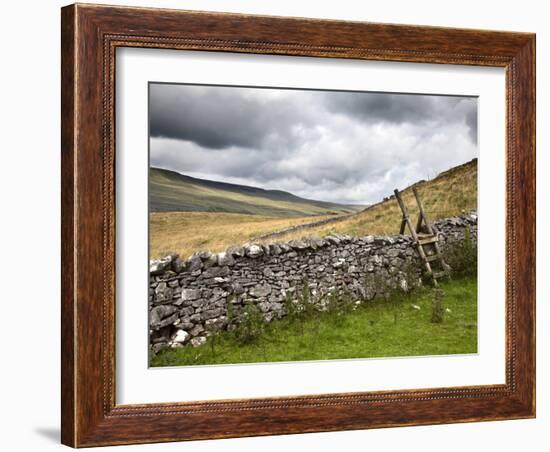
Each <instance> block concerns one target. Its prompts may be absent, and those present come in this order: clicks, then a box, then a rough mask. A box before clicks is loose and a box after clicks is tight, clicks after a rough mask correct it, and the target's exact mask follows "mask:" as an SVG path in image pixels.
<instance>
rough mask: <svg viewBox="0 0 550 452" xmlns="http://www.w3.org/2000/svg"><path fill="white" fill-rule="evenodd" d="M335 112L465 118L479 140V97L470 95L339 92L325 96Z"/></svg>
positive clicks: (415, 120) (396, 119) (395, 118)
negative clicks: (468, 96) (477, 99)
mask: <svg viewBox="0 0 550 452" xmlns="http://www.w3.org/2000/svg"><path fill="white" fill-rule="evenodd" d="M325 102H326V105H327V108H328V109H329V110H331V111H333V112H336V113H341V114H345V115H349V116H352V117H359V118H362V119H363V120H366V121H369V122H387V123H394V124H403V123H407V124H426V123H432V124H434V125H435V124H437V123H439V124H445V123H451V122H457V121H464V122H465V124H466V125H467V126H468V127H469V128H470V131H471V132H470V137H471V138H472V142H476V140H477V101H476V99H475V98H473V97H470V98H467V97H457V96H435V95H419V94H387V93H338V95H327V96H325Z"/></svg>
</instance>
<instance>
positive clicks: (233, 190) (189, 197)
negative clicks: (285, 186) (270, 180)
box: [149, 167, 365, 217]
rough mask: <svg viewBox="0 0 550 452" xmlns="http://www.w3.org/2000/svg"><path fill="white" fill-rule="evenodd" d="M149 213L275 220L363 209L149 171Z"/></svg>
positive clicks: (175, 174) (161, 170)
mask: <svg viewBox="0 0 550 452" xmlns="http://www.w3.org/2000/svg"><path fill="white" fill-rule="evenodd" d="M149 200H150V201H149V202H150V204H149V205H150V210H151V212H226V213H241V214H252V215H267V216H275V217H303V216H308V215H340V214H349V213H354V212H358V211H360V210H362V209H363V208H364V207H365V206H359V205H346V204H336V203H330V202H324V201H316V200H312V199H305V198H300V197H298V196H296V195H293V194H292V193H289V192H286V191H281V190H264V189H262V188H257V187H250V186H246V185H236V184H229V183H225V182H217V181H212V180H206V179H198V178H195V177H190V176H185V175H183V174H180V173H177V172H175V171H170V170H166V169H161V168H153V167H152V168H150V169H149Z"/></svg>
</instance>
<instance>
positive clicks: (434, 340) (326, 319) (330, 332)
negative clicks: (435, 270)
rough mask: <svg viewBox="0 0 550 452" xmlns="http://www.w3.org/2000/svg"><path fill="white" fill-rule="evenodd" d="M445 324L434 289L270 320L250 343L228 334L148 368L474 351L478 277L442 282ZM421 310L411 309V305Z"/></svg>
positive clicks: (168, 353)
mask: <svg viewBox="0 0 550 452" xmlns="http://www.w3.org/2000/svg"><path fill="white" fill-rule="evenodd" d="M441 287H442V288H443V290H444V292H445V296H444V300H443V303H444V307H445V309H448V310H450V312H445V319H444V321H443V323H438V324H436V323H432V322H431V317H432V302H433V289H431V288H429V287H426V288H422V289H419V290H417V291H416V292H415V293H413V294H411V295H410V296H409V297H405V296H400V297H398V298H394V299H391V300H378V301H374V302H367V303H365V304H363V305H361V306H359V307H358V308H357V309H356V310H354V311H352V312H349V313H347V314H346V315H345V316H343V317H342V318H335V317H334V315H331V314H329V313H325V314H319V315H317V316H315V317H313V318H309V319H306V320H305V321H304V323H303V325H300V323H299V322H298V321H296V320H295V321H289V320H287V319H283V320H279V321H273V322H272V323H270V324H268V325H267V326H266V329H265V331H264V333H263V335H262V336H261V337H260V338H259V339H258V340H257V341H256V342H255V343H252V344H246V345H242V344H240V343H239V342H238V341H237V340H236V338H235V336H234V334H233V333H232V332H223V333H221V334H219V335H217V337H216V339H215V342H214V346H212V344H211V343H210V341H211V339H209V341H208V342H207V343H206V344H205V345H203V346H201V347H198V348H193V347H191V346H189V347H184V348H181V349H171V350H165V351H163V352H161V353H159V354H158V355H157V356H155V357H154V358H153V359H152V362H151V365H152V366H183V365H198V364H229V363H257V362H276V361H305V360H325V359H347V358H380V357H398V356H422V355H444V354H463V353H476V352H477V279H475V278H463V279H457V280H452V281H448V282H445V283H443V284H442V285H441ZM413 305H414V306H417V307H419V308H420V309H417V308H415V307H414V306H413Z"/></svg>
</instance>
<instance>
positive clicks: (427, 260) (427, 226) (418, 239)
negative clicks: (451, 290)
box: [394, 187, 450, 287]
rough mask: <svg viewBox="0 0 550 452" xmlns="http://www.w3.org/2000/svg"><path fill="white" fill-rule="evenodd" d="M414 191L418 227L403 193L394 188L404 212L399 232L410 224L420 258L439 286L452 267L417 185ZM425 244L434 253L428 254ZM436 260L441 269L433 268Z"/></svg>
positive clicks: (401, 232) (435, 284) (436, 285)
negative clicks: (441, 279)
mask: <svg viewBox="0 0 550 452" xmlns="http://www.w3.org/2000/svg"><path fill="white" fill-rule="evenodd" d="M412 191H413V193H414V197H415V199H416V203H417V205H418V210H419V215H418V220H417V222H416V227H414V226H413V224H412V222H411V219H410V217H409V212H408V210H407V206H405V203H404V202H403V199H402V198H401V194H400V193H399V190H397V189H395V190H394V193H395V199H397V203H398V204H399V207H400V208H401V212H402V213H403V219H402V220H401V227H400V229H399V234H403V233H404V232H405V226H408V228H409V231H410V233H411V236H412V238H413V240H414V243H415V245H416V250H417V251H418V255H419V256H420V259H421V260H422V262H423V263H424V267H425V268H426V271H427V273H428V274H429V275H430V276H431V277H432V280H433V284H434V286H435V287H438V283H437V280H438V279H439V278H443V277H449V276H450V274H449V270H450V267H449V266H448V265H447V263H446V262H445V259H444V258H443V254H442V253H441V249H440V247H439V237H438V233H437V230H435V228H434V227H433V226H432V225H431V223H430V222H429V220H428V216H427V215H426V211H425V209H424V205H423V204H422V200H421V199H420V195H419V194H418V191H417V190H416V187H413V188H412ZM423 228H424V230H425V231H427V232H426V233H423V232H422V231H423ZM425 246H426V247H432V252H433V254H426V250H425V249H424V247H425ZM435 262H439V264H440V266H441V270H440V271H434V270H433V268H432V264H431V263H435Z"/></svg>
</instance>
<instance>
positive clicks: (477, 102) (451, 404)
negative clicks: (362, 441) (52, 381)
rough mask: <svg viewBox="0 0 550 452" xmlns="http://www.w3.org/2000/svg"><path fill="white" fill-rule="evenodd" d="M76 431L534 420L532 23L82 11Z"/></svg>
mask: <svg viewBox="0 0 550 452" xmlns="http://www.w3.org/2000/svg"><path fill="white" fill-rule="evenodd" d="M61 31H62V151H61V152H62V267H63V271H62V332H61V333H62V382H61V383H62V442H63V443H64V444H67V445H70V446H73V447H85V446H100V445H115V444H134V443H148V442H162V441H180V440H194V439H212V438H227V437H238V436H254V435H275V434H285V433H302V432H319V431H336V430H349V429H365V428H377V427H390V426H403V425H424V424H439V423H451V422H469V421H484V420H503V419H519V418H529V417H534V416H535V330H534V325H535V36H534V35H533V34H528V33H512V32H496V31H481V30H465V29H448V28H436V27H420V26H408V25H388V24H374V23H361V22H339V21H327V20H312V19H299V18H280V17H265V16H247V15H238V14H218V13H206V12H189V11H177V10H161V9H146V8H145V9H144V8H125V7H109V6H95V5H79V4H76V5H71V6H67V7H65V8H63V9H62V30H61Z"/></svg>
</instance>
